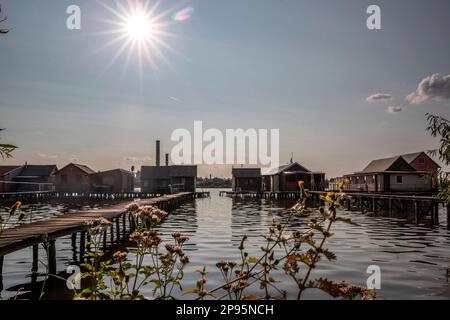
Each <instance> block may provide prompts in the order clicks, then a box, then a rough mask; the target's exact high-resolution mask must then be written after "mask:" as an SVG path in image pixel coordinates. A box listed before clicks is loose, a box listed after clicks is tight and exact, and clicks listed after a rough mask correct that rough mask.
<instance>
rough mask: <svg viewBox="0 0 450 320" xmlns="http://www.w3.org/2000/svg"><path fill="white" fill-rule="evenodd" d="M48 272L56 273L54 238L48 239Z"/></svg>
mask: <svg viewBox="0 0 450 320" xmlns="http://www.w3.org/2000/svg"><path fill="white" fill-rule="evenodd" d="M48 273H49V274H51V275H52V274H53V275H56V245H55V240H49V241H48Z"/></svg>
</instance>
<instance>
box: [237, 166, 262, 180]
mask: <svg viewBox="0 0 450 320" xmlns="http://www.w3.org/2000/svg"><path fill="white" fill-rule="evenodd" d="M231 173H232V175H233V176H234V177H236V178H259V177H261V168H233V169H232V170H231Z"/></svg>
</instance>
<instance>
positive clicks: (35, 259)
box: [31, 244, 39, 274]
mask: <svg viewBox="0 0 450 320" xmlns="http://www.w3.org/2000/svg"><path fill="white" fill-rule="evenodd" d="M38 263H39V245H37V244H34V245H33V261H32V263H31V272H32V273H33V274H34V273H36V272H37V271H38Z"/></svg>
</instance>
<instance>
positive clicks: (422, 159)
mask: <svg viewBox="0 0 450 320" xmlns="http://www.w3.org/2000/svg"><path fill="white" fill-rule="evenodd" d="M438 169H439V165H438V164H436V162H434V161H433V159H431V158H430V157H429V156H428V155H427V154H426V153H424V152H418V153H412V154H406V155H400V156H394V157H391V158H385V159H378V160H373V161H372V162H370V163H369V165H367V166H366V167H365V168H364V169H363V170H362V171H360V172H355V173H353V174H349V175H345V176H344V177H343V178H336V179H333V184H330V190H331V189H334V190H336V189H337V183H338V181H339V180H341V179H344V180H345V181H346V185H345V190H346V191H351V192H409V193H417V192H419V193H423V192H425V193H428V192H434V191H436V186H435V185H434V184H433V182H432V180H431V179H430V177H429V173H430V172H435V171H436V170H438ZM335 182H336V183H335Z"/></svg>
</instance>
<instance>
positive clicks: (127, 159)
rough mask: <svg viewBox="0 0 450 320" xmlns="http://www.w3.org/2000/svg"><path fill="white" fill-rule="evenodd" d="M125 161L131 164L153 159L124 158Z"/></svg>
mask: <svg viewBox="0 0 450 320" xmlns="http://www.w3.org/2000/svg"><path fill="white" fill-rule="evenodd" d="M123 160H125V161H131V162H143V161H151V160H152V158H151V157H124V158H123Z"/></svg>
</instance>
